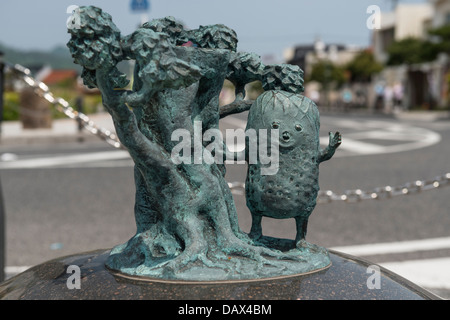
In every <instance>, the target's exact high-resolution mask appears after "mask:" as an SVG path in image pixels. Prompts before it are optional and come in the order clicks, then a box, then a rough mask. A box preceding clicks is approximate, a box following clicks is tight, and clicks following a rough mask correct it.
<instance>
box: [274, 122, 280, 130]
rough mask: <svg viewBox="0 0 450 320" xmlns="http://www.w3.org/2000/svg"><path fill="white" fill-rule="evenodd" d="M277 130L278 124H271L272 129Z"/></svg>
mask: <svg viewBox="0 0 450 320" xmlns="http://www.w3.org/2000/svg"><path fill="white" fill-rule="evenodd" d="M278 128H280V124H279V123H278V122H273V123H272V129H278Z"/></svg>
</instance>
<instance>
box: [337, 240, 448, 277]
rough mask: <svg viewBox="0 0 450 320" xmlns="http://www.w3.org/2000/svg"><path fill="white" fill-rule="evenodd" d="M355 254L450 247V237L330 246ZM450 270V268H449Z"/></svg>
mask: <svg viewBox="0 0 450 320" xmlns="http://www.w3.org/2000/svg"><path fill="white" fill-rule="evenodd" d="M330 249H333V250H336V251H340V252H343V253H348V254H351V255H354V256H373V255H379V254H391V253H403V252H416V251H427V250H439V249H450V237H446V238H434V239H424V240H412V241H399V242H387V243H374V244H363V245H357V246H344V247H334V248H330ZM449 270H450V269H449Z"/></svg>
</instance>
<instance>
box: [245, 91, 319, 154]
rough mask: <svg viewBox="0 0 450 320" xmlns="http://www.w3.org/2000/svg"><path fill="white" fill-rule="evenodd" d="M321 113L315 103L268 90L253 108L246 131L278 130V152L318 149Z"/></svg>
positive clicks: (293, 95) (304, 98)
mask: <svg viewBox="0 0 450 320" xmlns="http://www.w3.org/2000/svg"><path fill="white" fill-rule="evenodd" d="M319 121H320V120H319V113H318V111H317V107H316V106H315V104H314V102H312V101H311V100H310V99H308V98H306V97H304V96H301V95H296V94H290V93H287V92H283V91H266V92H265V93H263V94H262V95H261V96H260V97H258V99H257V101H256V102H255V104H254V105H253V106H252V108H251V109H250V113H249V117H248V122H247V129H249V128H251V129H255V130H259V129H266V130H267V132H268V133H269V137H270V136H271V134H270V132H271V130H273V129H275V130H278V133H279V149H280V151H281V152H287V151H289V150H292V149H295V148H301V149H302V150H308V149H315V148H317V147H318V144H319V125H320V124H319Z"/></svg>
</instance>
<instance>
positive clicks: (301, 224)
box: [295, 217, 327, 254]
mask: <svg viewBox="0 0 450 320" xmlns="http://www.w3.org/2000/svg"><path fill="white" fill-rule="evenodd" d="M295 222H296V223H297V236H296V237H295V243H296V247H297V249H300V250H306V251H309V252H316V253H321V254H327V249H325V248H322V247H319V246H317V245H315V244H312V243H309V242H307V241H306V240H305V237H306V229H307V227H308V218H306V219H305V218H300V217H296V218H295Z"/></svg>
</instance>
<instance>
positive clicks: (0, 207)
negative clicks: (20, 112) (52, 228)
mask: <svg viewBox="0 0 450 320" xmlns="http://www.w3.org/2000/svg"><path fill="white" fill-rule="evenodd" d="M4 69H5V65H4V63H3V52H1V51H0V137H1V125H2V121H3V89H4V81H3V80H4V72H3V71H4ZM5 256H6V251H5V212H4V203H3V191H2V186H1V179H0V282H2V281H4V280H5Z"/></svg>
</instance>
